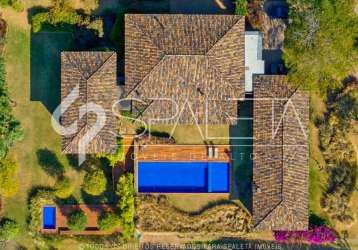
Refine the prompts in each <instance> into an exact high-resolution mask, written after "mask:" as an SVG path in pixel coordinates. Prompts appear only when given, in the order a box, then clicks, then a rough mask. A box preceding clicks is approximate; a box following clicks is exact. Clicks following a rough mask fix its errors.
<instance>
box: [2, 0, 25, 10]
mask: <svg viewBox="0 0 358 250" xmlns="http://www.w3.org/2000/svg"><path fill="white" fill-rule="evenodd" d="M0 6H1V7H6V6H10V7H12V8H13V9H14V10H16V11H19V12H20V11H22V10H23V9H24V7H23V6H22V3H21V0H0Z"/></svg>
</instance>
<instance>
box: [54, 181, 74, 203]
mask: <svg viewBox="0 0 358 250" xmlns="http://www.w3.org/2000/svg"><path fill="white" fill-rule="evenodd" d="M54 189H55V192H54V193H55V196H56V197H58V198H60V199H66V198H68V197H69V196H70V195H71V194H72V193H73V190H74V186H73V185H72V183H71V180H70V178H68V177H66V176H63V177H61V178H60V179H58V180H57V182H56V184H55V186H54Z"/></svg>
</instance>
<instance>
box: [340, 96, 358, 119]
mask: <svg viewBox="0 0 358 250" xmlns="http://www.w3.org/2000/svg"><path fill="white" fill-rule="evenodd" d="M334 108H335V109H336V113H337V115H338V116H339V117H340V118H341V120H346V121H350V120H355V121H358V91H357V90H355V91H352V92H350V93H348V94H346V95H344V96H342V97H341V98H339V100H338V101H337V102H336V103H335V105H334Z"/></svg>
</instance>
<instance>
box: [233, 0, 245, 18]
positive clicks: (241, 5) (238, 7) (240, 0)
mask: <svg viewBox="0 0 358 250" xmlns="http://www.w3.org/2000/svg"><path fill="white" fill-rule="evenodd" d="M235 14H236V15H240V16H245V15H246V14H247V0H235Z"/></svg>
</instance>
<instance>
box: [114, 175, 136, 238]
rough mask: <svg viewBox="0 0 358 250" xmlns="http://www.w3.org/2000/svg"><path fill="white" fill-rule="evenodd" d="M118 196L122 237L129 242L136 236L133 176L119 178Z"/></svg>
mask: <svg viewBox="0 0 358 250" xmlns="http://www.w3.org/2000/svg"><path fill="white" fill-rule="evenodd" d="M116 194H117V195H118V197H119V201H118V208H119V213H120V220H121V226H122V237H123V239H124V240H128V239H130V238H131V237H133V234H134V188H133V174H131V173H127V174H124V175H122V176H121V177H120V178H119V180H118V185H117V191H116Z"/></svg>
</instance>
